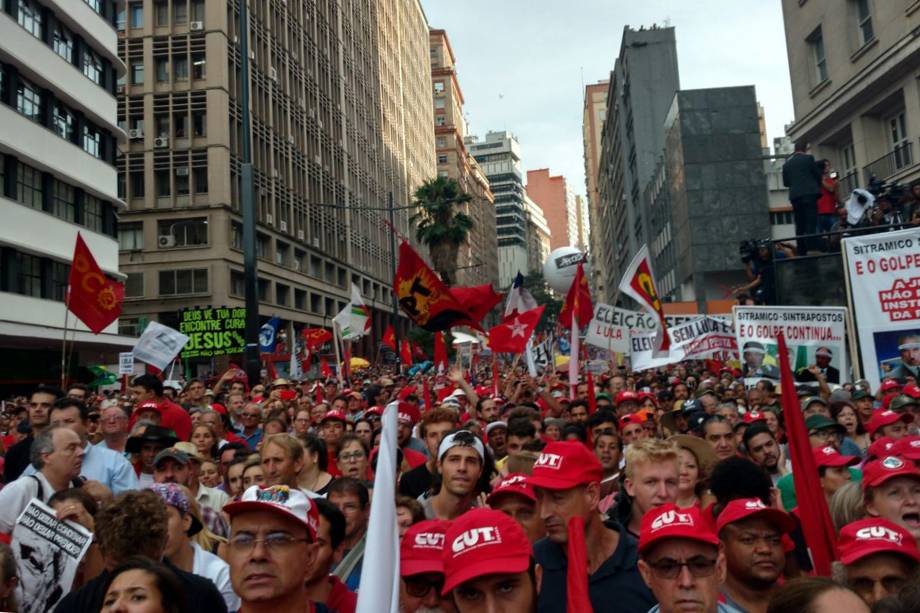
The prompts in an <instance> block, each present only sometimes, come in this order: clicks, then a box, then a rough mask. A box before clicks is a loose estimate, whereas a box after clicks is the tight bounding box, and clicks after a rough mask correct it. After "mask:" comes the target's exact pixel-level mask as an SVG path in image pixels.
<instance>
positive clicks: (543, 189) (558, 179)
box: [527, 168, 579, 249]
mask: <svg viewBox="0 0 920 613" xmlns="http://www.w3.org/2000/svg"><path fill="white" fill-rule="evenodd" d="M527 195H528V196H530V198H531V199H533V201H534V202H536V203H537V204H538V205H539V206H540V208H541V209H543V216H544V217H546V223H547V224H549V229H550V234H551V247H552V248H553V249H558V248H559V247H568V246H570V245H571V246H575V245H576V244H577V243H578V237H579V227H578V207H577V205H576V203H575V194H574V193H572V188H571V187H570V186H569V184H568V181H566V179H565V177H563V176H562V175H555V176H553V175H550V174H549V169H548V168H540V169H537V170H528V171H527Z"/></svg>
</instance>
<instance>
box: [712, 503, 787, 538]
mask: <svg viewBox="0 0 920 613" xmlns="http://www.w3.org/2000/svg"><path fill="white" fill-rule="evenodd" d="M752 517H762V518H764V519H766V520H767V521H768V522H770V523H771V524H773V525H775V526H777V527H778V528H779V529H780V531H781V532H783V533H784V534H789V533H790V532H792V531H793V530H795V525H796V524H795V520H794V519H793V518H792V515H790V514H789V513H786V512H785V511H780V510H779V509H772V508H766V509H761V510H759V511H754V512H753V513H749V514H747V515H744V516H742V517H737V518H735V519H733V520H732V521H730V522H725V523H724V524H717V525H716V531H718V532H721V531H722V528H724V527H725V526H727V525H728V524H734V523H736V522H739V521H744V520H745V519H750V518H752Z"/></svg>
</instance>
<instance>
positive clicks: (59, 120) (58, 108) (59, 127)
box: [52, 101, 74, 142]
mask: <svg viewBox="0 0 920 613" xmlns="http://www.w3.org/2000/svg"><path fill="white" fill-rule="evenodd" d="M52 121H53V122H54V131H55V132H57V133H58V136H60V137H61V138H63V139H65V140H68V141H70V142H73V137H74V114H73V112H71V110H70V109H69V108H67V107H66V106H65V105H64V103H63V102H61V101H57V102H55V104H54V117H52Z"/></svg>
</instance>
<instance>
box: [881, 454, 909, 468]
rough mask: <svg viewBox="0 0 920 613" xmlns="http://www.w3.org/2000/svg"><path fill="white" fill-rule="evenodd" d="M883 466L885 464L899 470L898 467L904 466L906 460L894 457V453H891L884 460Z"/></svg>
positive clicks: (886, 466)
mask: <svg viewBox="0 0 920 613" xmlns="http://www.w3.org/2000/svg"><path fill="white" fill-rule="evenodd" d="M882 466H884V467H885V468H889V469H891V470H897V469H898V468H901V467H902V466H904V462H902V461H901V460H900V459H898V458H896V457H894V456H893V455H890V456H888V457H887V458H885V459H884V460H882Z"/></svg>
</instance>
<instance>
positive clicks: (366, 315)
mask: <svg viewBox="0 0 920 613" xmlns="http://www.w3.org/2000/svg"><path fill="white" fill-rule="evenodd" d="M332 320H333V321H334V322H335V323H336V325H338V327H339V331H340V332H341V333H342V340H346V341H350V340H354V339H356V338H361V337H362V336H364V335H365V334H367V333H368V332H369V331H370V329H371V314H370V311H369V310H368V308H367V305H365V304H364V300H363V299H362V298H361V290H359V289H358V286H357V285H355V284H354V283H352V284H351V302H350V303H349V304H347V305H345V308H344V309H342V310H341V311H339V314H338V315H336V316H335V317H333V318H332Z"/></svg>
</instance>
